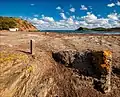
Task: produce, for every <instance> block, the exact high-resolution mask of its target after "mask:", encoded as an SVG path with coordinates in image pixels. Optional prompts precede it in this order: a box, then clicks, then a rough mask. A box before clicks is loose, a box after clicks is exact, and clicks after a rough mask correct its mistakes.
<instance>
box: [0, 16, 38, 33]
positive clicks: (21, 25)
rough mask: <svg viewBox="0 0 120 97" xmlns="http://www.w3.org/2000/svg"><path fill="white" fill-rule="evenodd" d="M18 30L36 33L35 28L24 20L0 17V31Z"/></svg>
mask: <svg viewBox="0 0 120 97" xmlns="http://www.w3.org/2000/svg"><path fill="white" fill-rule="evenodd" d="M9 28H18V29H19V31H37V28H36V27H35V26H33V25H32V24H31V23H29V22H28V21H26V20H23V19H21V18H16V17H0V30H9Z"/></svg>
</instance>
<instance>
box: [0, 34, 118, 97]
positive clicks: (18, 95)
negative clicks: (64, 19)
mask: <svg viewBox="0 0 120 97" xmlns="http://www.w3.org/2000/svg"><path fill="white" fill-rule="evenodd" d="M31 39H33V40H35V41H34V44H35V54H34V55H31V54H30V50H29V42H30V40H31ZM88 49H90V50H97V51H100V50H110V51H112V53H113V64H112V65H113V71H112V78H111V87H112V90H111V92H110V93H108V94H103V93H101V92H100V91H97V90H96V89H94V85H93V77H91V76H85V75H82V74H80V73H78V72H77V70H76V69H73V68H68V67H65V66H64V65H62V64H59V63H57V62H56V61H55V60H54V59H53V57H52V52H58V51H79V52H82V51H85V50H88ZM0 97H120V36H119V35H116V36H115V35H90V34H86V35H85V34H56V33H42V32H41V33H39V32H27V33H26V32H0Z"/></svg>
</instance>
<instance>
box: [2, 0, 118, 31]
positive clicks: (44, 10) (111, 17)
mask: <svg viewBox="0 0 120 97" xmlns="http://www.w3.org/2000/svg"><path fill="white" fill-rule="evenodd" d="M0 16H14V17H21V18H23V19H27V20H28V21H30V22H31V23H33V24H34V25H35V26H36V27H38V28H39V29H45V30H46V29H76V28H77V27H79V26H83V27H90V28H93V27H102V26H104V23H106V22H107V23H109V24H110V23H111V25H108V26H106V27H118V26H120V24H119V22H120V1H119V0H0ZM88 20H90V22H89V21H88ZM100 21H103V22H102V24H101V22H100ZM98 23H100V24H99V25H97V24H98ZM56 25H57V26H56ZM75 25H76V26H75ZM45 27H46V28H45Z"/></svg>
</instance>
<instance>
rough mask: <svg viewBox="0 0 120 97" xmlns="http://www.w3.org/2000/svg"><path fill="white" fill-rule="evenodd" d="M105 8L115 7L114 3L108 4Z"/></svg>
mask: <svg viewBox="0 0 120 97" xmlns="http://www.w3.org/2000/svg"><path fill="white" fill-rule="evenodd" d="M107 6H108V7H113V6H115V4H114V3H111V4H108V5H107Z"/></svg>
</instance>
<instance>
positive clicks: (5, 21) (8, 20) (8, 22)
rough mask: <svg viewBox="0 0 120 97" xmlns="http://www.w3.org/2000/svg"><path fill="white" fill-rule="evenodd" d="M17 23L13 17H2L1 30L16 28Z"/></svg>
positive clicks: (0, 21)
mask: <svg viewBox="0 0 120 97" xmlns="http://www.w3.org/2000/svg"><path fill="white" fill-rule="evenodd" d="M16 26H17V23H16V21H15V18H12V17H0V30H8V29H9V28H15V27H16Z"/></svg>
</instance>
